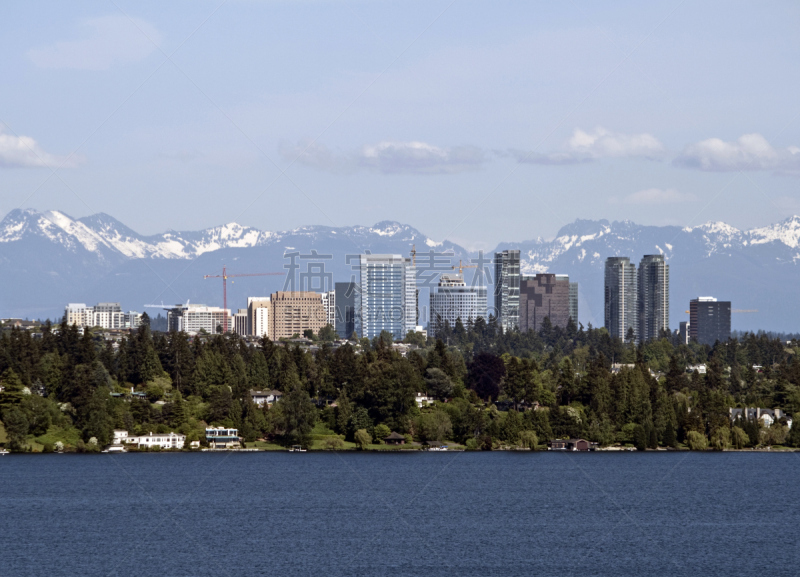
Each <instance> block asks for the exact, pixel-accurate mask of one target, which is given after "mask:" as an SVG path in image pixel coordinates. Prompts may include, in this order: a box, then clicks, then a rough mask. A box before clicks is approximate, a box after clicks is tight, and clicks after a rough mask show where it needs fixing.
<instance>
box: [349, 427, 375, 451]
mask: <svg viewBox="0 0 800 577" xmlns="http://www.w3.org/2000/svg"><path fill="white" fill-rule="evenodd" d="M353 438H354V440H355V443H356V446H357V447H358V448H359V449H361V450H362V451H363V450H364V449H366V448H367V447H368V446H369V445H370V443H371V442H372V435H370V434H369V433H368V432H367V430H366V429H359V430H357V431H356V432H355V435H353Z"/></svg>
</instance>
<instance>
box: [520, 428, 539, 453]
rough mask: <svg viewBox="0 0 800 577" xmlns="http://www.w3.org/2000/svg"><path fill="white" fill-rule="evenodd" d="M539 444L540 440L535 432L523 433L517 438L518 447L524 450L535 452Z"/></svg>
mask: <svg viewBox="0 0 800 577" xmlns="http://www.w3.org/2000/svg"><path fill="white" fill-rule="evenodd" d="M538 444H539V438H538V437H537V436H536V433H534V432H533V431H521V432H520V434H519V436H518V437H517V445H518V446H519V447H521V448H523V449H531V450H532V451H535V450H536V447H537V445H538Z"/></svg>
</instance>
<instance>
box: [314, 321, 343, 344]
mask: <svg viewBox="0 0 800 577" xmlns="http://www.w3.org/2000/svg"><path fill="white" fill-rule="evenodd" d="M318 336H319V340H321V341H328V342H330V341H335V340H336V339H338V338H339V335H337V334H336V329H334V328H333V325H331V324H330V323H329V324H327V325H325V326H324V327H322V328H321V329H319V335H318Z"/></svg>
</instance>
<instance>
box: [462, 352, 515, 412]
mask: <svg viewBox="0 0 800 577" xmlns="http://www.w3.org/2000/svg"><path fill="white" fill-rule="evenodd" d="M505 374H506V366H505V363H503V359H501V358H500V357H497V356H495V355H493V354H491V353H478V354H477V355H475V358H474V359H473V361H472V362H471V363H470V364H469V373H468V378H469V387H470V388H471V389H472V390H474V391H475V392H476V393H477V394H478V396H479V397H480V398H481V399H484V400H487V401H491V402H493V401H496V400H497V397H498V395H499V394H500V382H501V381H502V379H503V377H504V376H505Z"/></svg>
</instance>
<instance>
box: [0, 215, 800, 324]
mask: <svg viewBox="0 0 800 577" xmlns="http://www.w3.org/2000/svg"><path fill="white" fill-rule="evenodd" d="M412 246H416V249H417V259H418V263H421V262H422V263H424V262H426V259H425V256H427V255H426V253H427V252H428V251H431V250H435V251H436V252H437V253H439V252H452V253H453V257H452V262H454V263H455V262H457V261H458V259H465V260H467V259H469V258H474V257H476V256H477V254H476V253H470V252H469V251H467V250H465V249H463V248H462V247H460V246H458V245H456V244H453V243H451V242H448V241H444V242H436V241H434V240H432V239H430V238H428V237H427V236H425V235H424V234H422V233H421V232H419V231H418V230H416V229H415V228H413V227H411V226H408V225H404V224H400V223H397V222H392V221H385V222H380V223H377V224H375V225H373V226H371V227H368V226H352V227H340V228H333V227H325V226H307V227H301V228H297V229H294V230H288V231H262V230H258V229H256V228H252V227H246V226H241V225H239V224H236V223H229V224H225V225H220V226H217V227H212V228H208V229H205V230H200V231H167V232H165V233H163V234H158V235H151V236H144V235H140V234H138V233H137V232H135V231H133V230H131V229H130V228H128V227H126V226H125V225H124V224H122V223H120V222H119V221H117V220H116V219H114V218H113V217H111V216H109V215H106V214H96V215H93V216H89V217H85V218H79V219H73V218H71V217H70V216H68V215H66V214H64V213H62V212H58V211H46V212H38V211H35V210H15V211H12V212H10V213H9V214H8V215H6V217H5V218H4V219H3V220H2V222H0V266H2V270H3V272H4V273H5V274H3V275H2V281H1V282H2V287H3V290H2V293H0V315H2V316H23V317H30V318H37V317H42V318H43V317H50V318H56V317H57V316H60V315H61V314H62V311H63V307H64V305H65V304H66V303H67V302H87V303H94V302H98V301H120V302H121V303H122V305H123V307H124V308H126V309H132V310H140V311H141V310H142V308H141V307H142V306H143V305H144V304H151V303H161V302H164V303H175V302H185V301H187V300H191V301H192V302H206V303H209V304H221V303H220V302H219V301H221V294H220V293H221V287H219V286H218V281H209V280H203V275H205V274H219V272H221V269H222V266H223V265H227V266H228V271H229V273H232V274H235V273H258V272H279V273H280V272H285V271H287V270H288V268H289V267H290V266H291V265H290V260H289V259H287V257H286V253H291V252H299V253H301V254H311V251H317V254H318V255H320V259H322V260H324V261H325V266H326V271H328V272H330V273H331V274H332V277H331V278H332V279H333V280H334V281H345V280H350V279H352V278H357V272H355V271H354V270H353V265H352V263H351V260H349V259H348V258H347V257H348V256H349V255H358V254H361V253H363V252H366V251H370V252H372V253H393V254H403V255H408V254H409V252H410V250H411V247H412ZM505 248H519V249H520V251H521V258H522V263H521V268H522V273H523V274H526V275H532V274H535V273H537V272H557V273H564V274H569V275H570V278H571V279H573V280H577V281H578V282H579V286H580V313H579V316H580V320H581V321H582V322H583V323H584V324H588V323H592V324H593V325H595V326H598V325H602V324H603V263H604V261H605V259H606V258H607V257H609V256H620V255H622V256H630V257H631V260H632V261H633V262H636V263H638V261H639V259H641V257H642V256H643V255H645V254H663V255H665V256H666V258H667V260H668V262H669V263H670V300H671V324H672V325H674V326H677V324H678V322H679V321H681V320H685V316H686V315H685V313H684V311H685V309H687V308H688V302H689V299H691V298H694V297H697V296H699V295H703V296H706V295H711V296H716V297H718V298H720V299H722V300H731V301H732V302H733V308H734V309H747V310H751V311H752V310H757V311H758V312H757V313H741V314H740V313H737V314H736V315H735V316H734V322H733V326H734V328H735V329H740V330H750V329H753V330H755V329H759V328H762V329H768V330H783V331H797V330H798V327H800V303H798V302H797V299H796V292H797V289H796V287H797V285H798V280H800V269H799V268H798V266H800V217H797V216H793V217H791V218H787V219H786V220H784V221H782V222H779V223H776V224H773V225H770V226H767V227H763V228H756V229H752V230H748V231H742V230H738V229H736V228H734V227H732V226H730V225H727V224H725V223H722V222H709V223H706V224H703V225H700V226H695V227H686V228H681V227H676V226H665V227H656V226H642V225H638V224H635V223H633V222H630V221H622V222H609V221H606V220H599V221H590V220H576V221H575V222H573V223H571V224H568V225H566V226H564V227H563V228H562V229H561V230H560V231H559V233H558V235H557V236H556V238H554V239H553V240H543V239H541V238H539V239H535V240H530V241H523V242H518V243H502V244H501V245H500V246H498V247H497V250H502V249H505ZM324 256H329V257H330V258H322V257H324ZM318 260H319V259H318ZM300 265H301V269H295V270H297V271H299V272H303V271H305V270H306V268H305V267H306V263H305V262H300ZM420 268H424V265H422V266H420ZM468 272H471V271H468ZM427 276H428V277H430V276H431V275H427ZM491 280H492V279H489V282H488V284H491ZM284 281H285V277H282V276H277V275H276V276H264V277H254V278H249V279H241V281H240V280H236V281H234V283H229V285H228V304H229V306H230V307H231V308H238V307H243V306H245V304H246V297H247V296H256V295H266V294H269V293H270V292H273V291H275V290H281V289H283V288H284V286H285V285H284ZM315 288H316V287H315ZM427 295H428V290H427V288H426V289H423V290H422V291H421V294H420V309H421V314H422V319H421V320H423V321H424V318H425V310H426V305H427ZM150 312H156V311H150Z"/></svg>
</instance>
